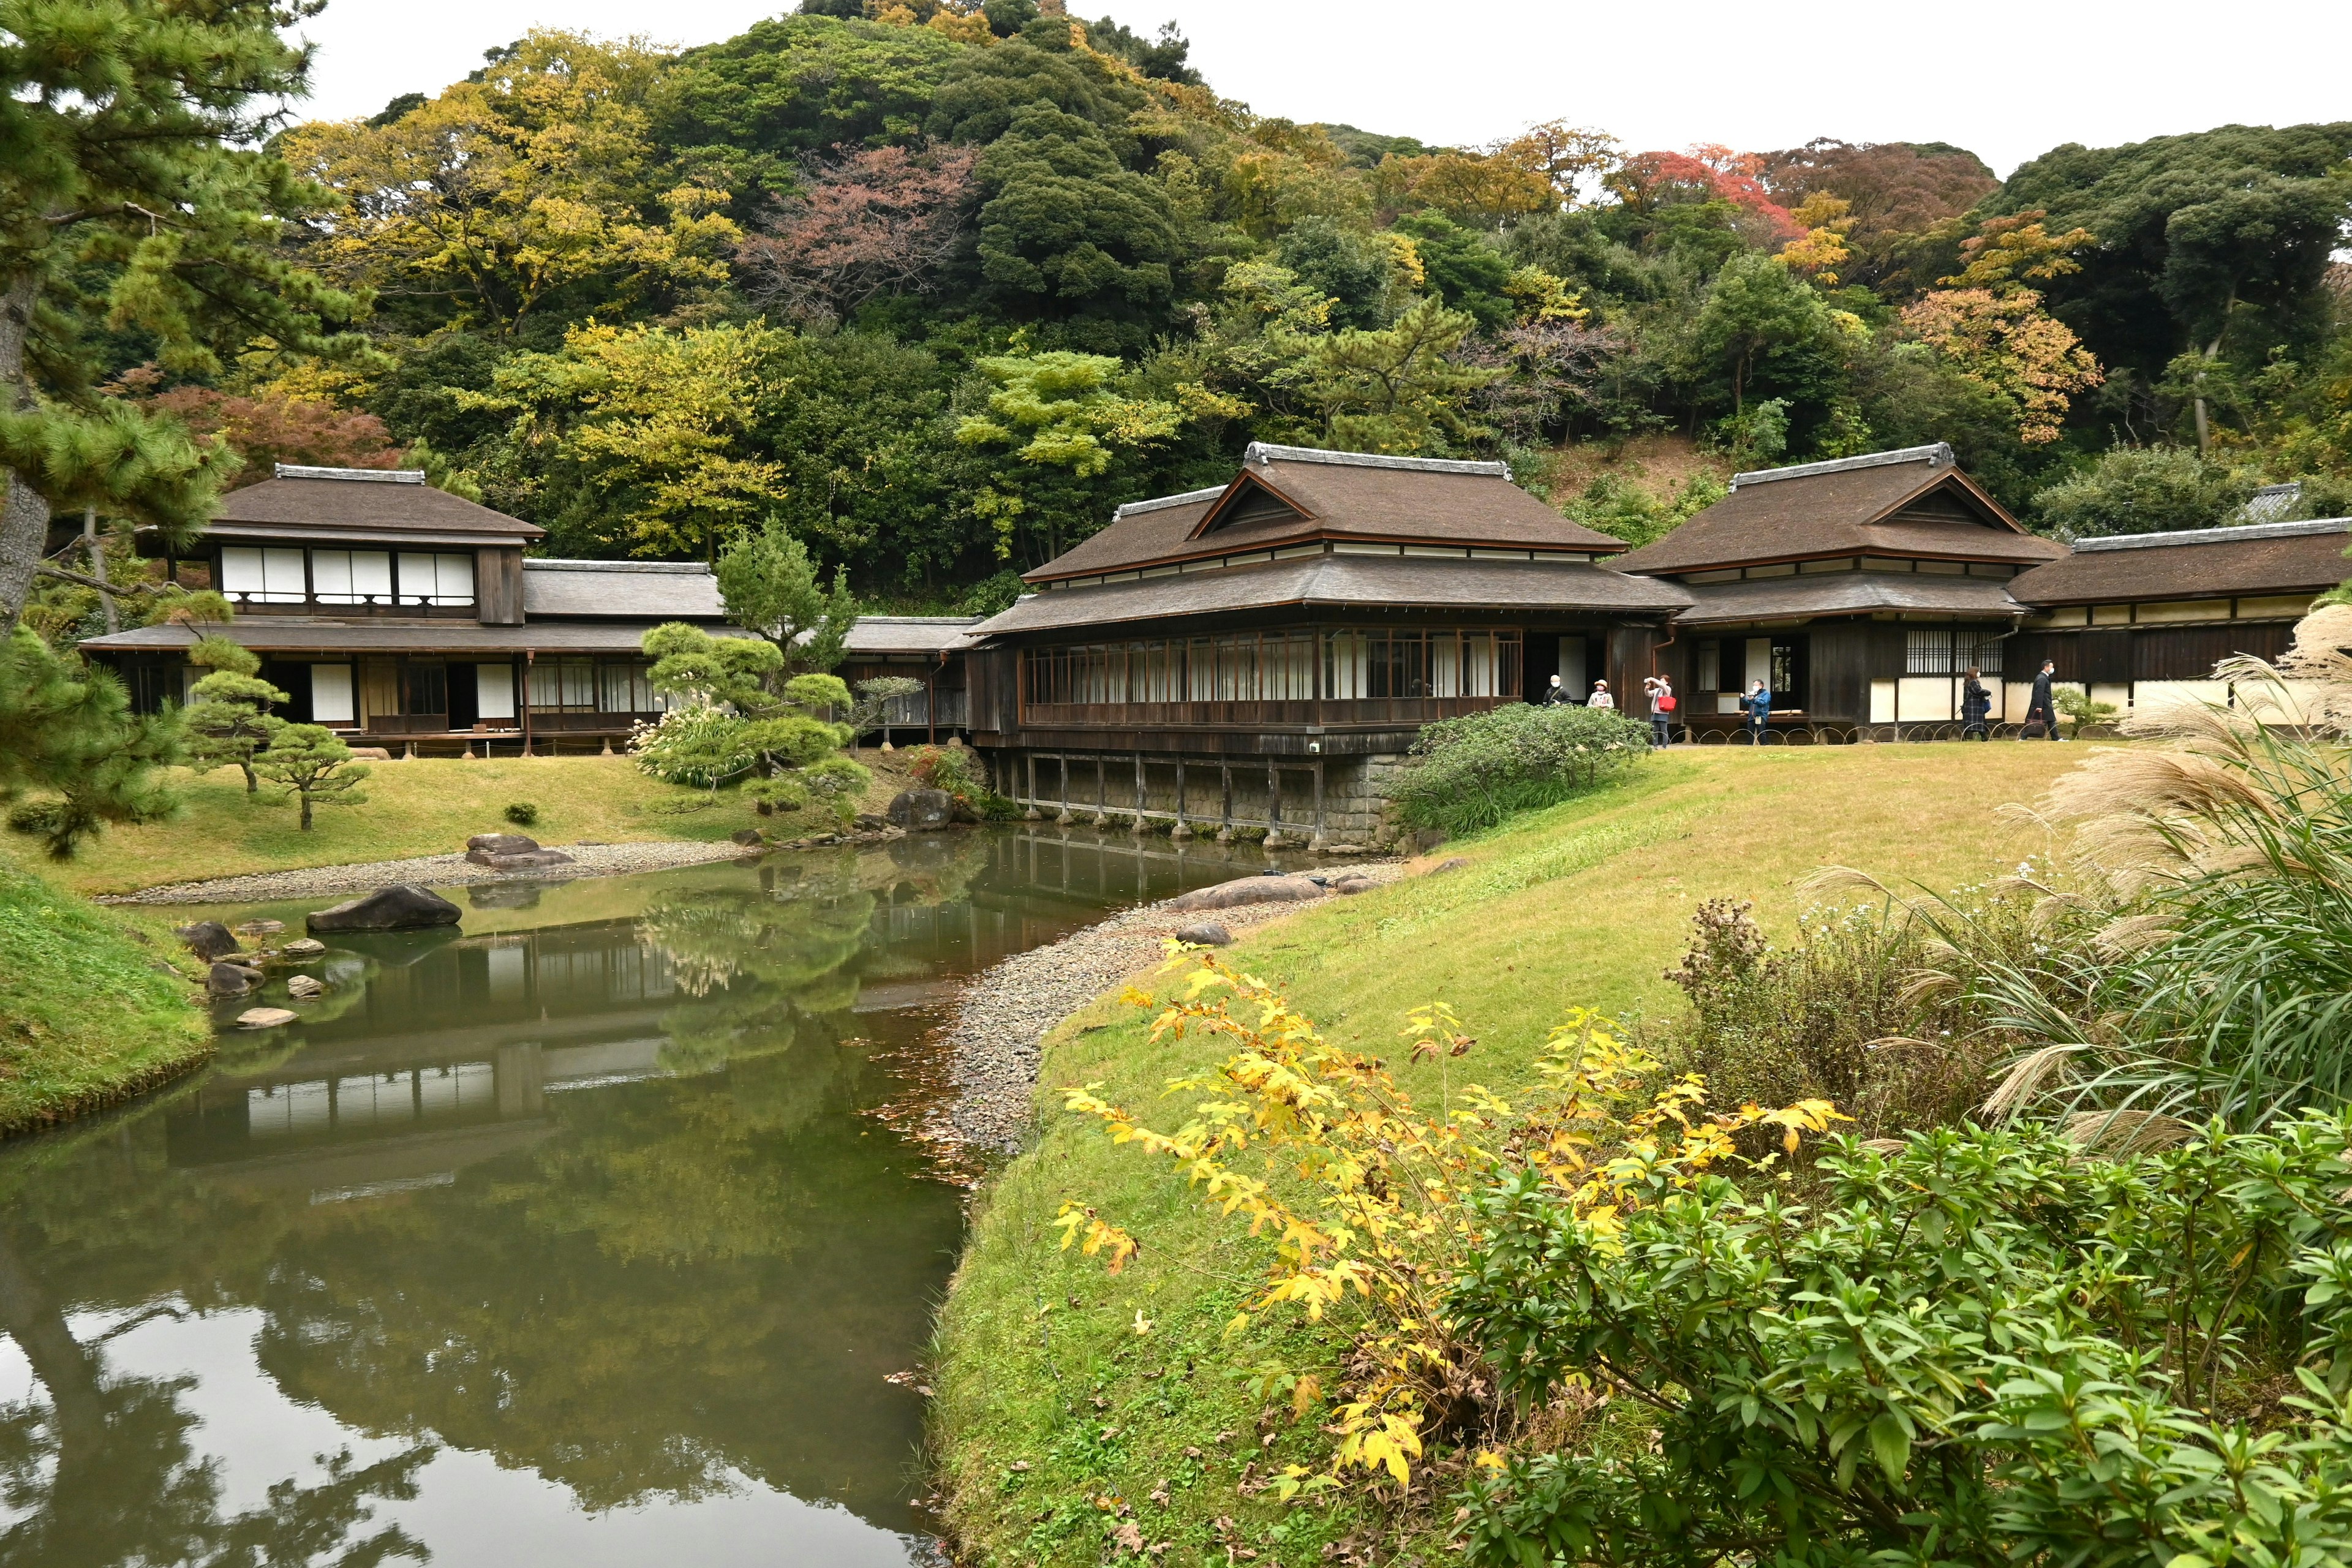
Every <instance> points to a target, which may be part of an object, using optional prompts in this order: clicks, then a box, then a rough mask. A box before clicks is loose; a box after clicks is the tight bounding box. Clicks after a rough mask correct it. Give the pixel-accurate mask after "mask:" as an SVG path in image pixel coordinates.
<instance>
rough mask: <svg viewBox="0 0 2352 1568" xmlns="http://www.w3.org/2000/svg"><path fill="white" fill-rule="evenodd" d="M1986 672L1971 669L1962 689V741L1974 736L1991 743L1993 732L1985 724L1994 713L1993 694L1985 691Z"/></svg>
mask: <svg viewBox="0 0 2352 1568" xmlns="http://www.w3.org/2000/svg"><path fill="white" fill-rule="evenodd" d="M1983 676H1984V671H1982V670H1980V669H1978V668H1974V667H1971V668H1969V678H1968V680H1967V681H1966V682H1965V683H1964V684H1963V685H1962V686H1961V687H1960V739H1961V740H1963V741H1965V740H1967V739H1968V738H1969V736H1971V735H1973V736H1975V737H1976V738H1977V739H1978V740H1979V741H1986V742H1990V740H1991V739H1992V731H1991V730H1990V728H1988V727H1987V726H1986V724H1985V720H1986V718H1987V717H1988V716H1989V715H1990V713H1991V712H1992V693H1991V692H1990V691H1988V690H1986V689H1985V683H1984V679H1983Z"/></svg>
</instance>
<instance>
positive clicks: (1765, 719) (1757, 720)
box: [1739, 680, 1772, 746]
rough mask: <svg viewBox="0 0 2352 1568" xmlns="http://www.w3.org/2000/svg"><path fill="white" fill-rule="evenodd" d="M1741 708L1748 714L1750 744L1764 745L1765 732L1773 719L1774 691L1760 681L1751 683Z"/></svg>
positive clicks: (1740, 704) (1741, 701) (1742, 700)
mask: <svg viewBox="0 0 2352 1568" xmlns="http://www.w3.org/2000/svg"><path fill="white" fill-rule="evenodd" d="M1739 706H1740V707H1742V708H1743V709H1745V710H1747V712H1748V744H1749V745H1751V746H1760V745H1762V744H1763V743H1764V733H1765V731H1766V729H1767V728H1768V727H1769V723H1770V721H1771V718H1772V689H1771V688H1770V687H1769V686H1767V685H1765V684H1764V683H1763V682H1762V681H1760V680H1759V681H1755V682H1753V683H1751V684H1750V685H1749V686H1748V695H1747V696H1746V697H1744V698H1742V699H1741V700H1740V703H1739Z"/></svg>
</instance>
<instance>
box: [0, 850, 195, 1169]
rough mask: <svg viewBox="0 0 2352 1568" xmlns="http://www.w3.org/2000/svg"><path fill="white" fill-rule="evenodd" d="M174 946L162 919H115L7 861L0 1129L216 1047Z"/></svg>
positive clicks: (123, 1086)
mask: <svg viewBox="0 0 2352 1568" xmlns="http://www.w3.org/2000/svg"><path fill="white" fill-rule="evenodd" d="M134 933H135V934H134ZM142 939H143V940H142ZM176 951H177V944H176V943H175V942H173V941H172V940H171V937H170V934H169V932H168V931H167V930H166V929H165V924H164V922H163V921H161V920H149V919H146V918H144V917H134V918H131V919H128V920H125V919H121V918H118V917H117V915H116V913H115V912H114V911H100V910H93V909H91V908H90V907H89V905H87V904H85V903H83V902H82V901H81V900H79V899H75V898H70V897H67V896H65V895H63V894H60V893H58V891H57V890H56V889H53V888H50V887H48V886H47V885H46V884H44V883H43V882H42V881H41V880H40V879H37V878H35V877H30V876H26V875H24V874H22V873H20V872H17V871H13V870H10V869H8V868H5V867H0V1136H5V1135H6V1134H8V1133H12V1132H21V1131H27V1130H29V1129H32V1128H36V1127H40V1126H45V1125H47V1124H48V1123H50V1122H53V1121H64V1120H65V1119H67V1118H68V1117H72V1116H79V1115H82V1114H85V1113H87V1112H89V1111H92V1110H98V1109H100V1108H101V1107H102V1106H105V1105H108V1104H110V1103H112V1102H113V1101H115V1100H121V1099H122V1098H124V1097H126V1096H128V1095H131V1094H135V1093H137V1092H138V1091H139V1090H141V1089H145V1088H148V1087H149V1086H151V1085H152V1084H155V1083H159V1082H161V1081H162V1080H163V1079H166V1078H170V1077H172V1076H173V1075H174V1074H176V1073H179V1072H182V1071H184V1070H185V1069H187V1068H190V1067H193V1066H194V1065H195V1064H196V1063H198V1062H201V1061H203V1060H204V1059H205V1058H206V1057H208V1056H210V1055H211V1054H212V1049H213V1036H212V1027H211V1025H210V1023H209V1021H208V1020H207V1018H206V1016H205V1014H204V1013H203V1012H202V1011H201V1010H199V1009H198V1008H196V1007H194V1006H192V1005H190V998H191V997H192V996H193V995H194V992H193V991H192V989H191V987H190V985H189V984H187V980H186V978H185V975H184V973H179V972H173V971H172V970H171V969H170V964H169V963H168V962H166V955H169V954H173V953H175V952H176ZM158 963H163V964H164V967H163V969H162V970H159V969H158V968H156V967H155V965H156V964H158Z"/></svg>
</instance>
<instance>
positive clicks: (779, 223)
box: [735, 147, 979, 316]
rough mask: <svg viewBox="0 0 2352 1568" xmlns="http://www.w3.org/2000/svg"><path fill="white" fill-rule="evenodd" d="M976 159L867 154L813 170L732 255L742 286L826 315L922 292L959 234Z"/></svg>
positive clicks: (957, 153)
mask: <svg viewBox="0 0 2352 1568" xmlns="http://www.w3.org/2000/svg"><path fill="white" fill-rule="evenodd" d="M978 156H979V154H978V153H977V152H975V151H974V150H973V149H971V148H968V147H956V148H934V149H929V150H926V151H921V152H909V151H908V150H907V149H906V148H904V147H868V148H860V149H856V150H854V151H850V152H845V153H839V154H838V155H837V156H835V157H834V158H832V159H830V160H828V161H825V162H823V163H814V164H812V165H811V166H810V169H809V174H808V185H807V188H806V190H805V191H804V192H803V195H801V196H800V197H799V198H798V199H796V200H794V201H793V202H791V203H789V204H787V205H784V206H783V207H782V208H781V209H780V210H779V211H778V213H777V214H776V216H775V217H774V218H773V219H772V221H771V222H770V223H768V224H766V225H764V226H762V232H761V233H758V234H755V235H753V236H751V237H750V238H748V239H746V240H744V241H743V243H742V245H741V246H740V247H738V248H737V250H736V253H735V259H736V263H737V265H738V266H739V267H740V268H741V269H742V272H743V276H744V280H745V282H746V284H747V285H748V286H749V288H750V289H751V293H752V294H753V296H754V297H755V298H758V299H761V300H763V301H767V302H778V303H782V304H784V305H786V306H788V307H790V308H792V309H793V310H798V311H800V312H802V313H803V314H811V315H829V316H844V315H847V314H848V313H849V312H850V311H852V310H856V308H857V307H858V306H860V305H862V304H864V303H866V301H867V300H872V299H874V298H876V297H877V296H878V295H883V294H921V293H928V292H929V290H930V289H932V288H933V287H935V286H936V284H937V282H938V278H939V269H940V265H941V264H942V263H943V262H945V261H946V260H947V259H948V258H949V257H950V256H951V255H952V254H954V251H955V248H956V246H957V245H958V243H959V242H960V241H961V239H962V237H963V234H964V228H965V220H966V218H967V217H968V216H969V215H970V212H971V196H972V179H971V170H972V163H973V162H974V160H975V159H976V158H977V157H978Z"/></svg>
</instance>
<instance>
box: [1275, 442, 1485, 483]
mask: <svg viewBox="0 0 2352 1568" xmlns="http://www.w3.org/2000/svg"><path fill="white" fill-rule="evenodd" d="M1242 463H1243V465H1244V467H1246V466H1248V465H1250V464H1253V463H1336V464H1339V465H1340V466H1341V467H1343V468H1410V469H1413V470H1416V471H1418V472H1421V473H1424V474H1478V475H1481V476H1483V477H1486V478H1489V479H1509V478H1510V477H1511V466H1510V465H1509V464H1508V463H1473V462H1466V461H1464V460H1462V459H1459V458H1391V457H1387V456H1384V455H1383V454H1381V453H1379V452H1327V451H1325V450H1323V449H1322V448H1321V447H1274V446H1269V445H1267V444H1266V443H1265V442H1264V441H1252V442H1251V443H1250V444H1249V447H1248V449H1247V450H1246V451H1244V452H1243V453H1242Z"/></svg>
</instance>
